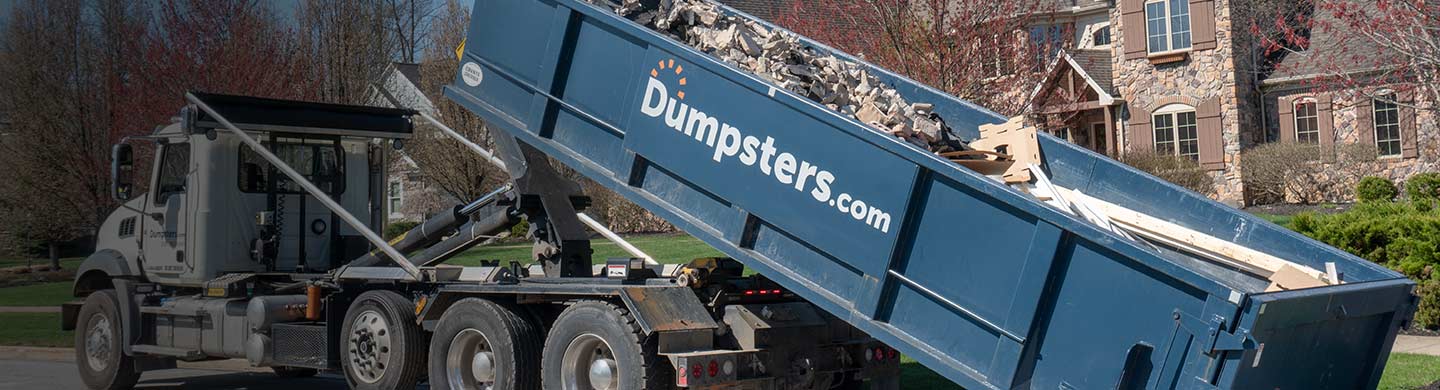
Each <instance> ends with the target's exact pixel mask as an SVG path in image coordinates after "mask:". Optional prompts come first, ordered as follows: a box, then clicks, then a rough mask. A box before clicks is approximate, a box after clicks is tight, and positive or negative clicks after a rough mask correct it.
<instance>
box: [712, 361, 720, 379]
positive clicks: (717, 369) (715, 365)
mask: <svg viewBox="0 0 1440 390" xmlns="http://www.w3.org/2000/svg"><path fill="white" fill-rule="evenodd" d="M719 374H720V363H719V362H717V361H714V360H711V361H710V377H711V378H714V377H715V376H716V375H719Z"/></svg>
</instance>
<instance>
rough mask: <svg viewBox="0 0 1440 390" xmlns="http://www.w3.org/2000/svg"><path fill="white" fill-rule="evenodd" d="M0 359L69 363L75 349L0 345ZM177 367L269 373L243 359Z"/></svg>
mask: <svg viewBox="0 0 1440 390" xmlns="http://www.w3.org/2000/svg"><path fill="white" fill-rule="evenodd" d="M0 360H26V361H40V362H59V363H71V362H74V361H75V350H73V349H70V348H44V347H7V346H0ZM177 368H185V369H191V370H211V371H229V372H255V373H269V372H270V369H269V368H267V367H250V364H249V363H248V362H246V361H245V359H229V360H215V361H207V362H178V363H177Z"/></svg>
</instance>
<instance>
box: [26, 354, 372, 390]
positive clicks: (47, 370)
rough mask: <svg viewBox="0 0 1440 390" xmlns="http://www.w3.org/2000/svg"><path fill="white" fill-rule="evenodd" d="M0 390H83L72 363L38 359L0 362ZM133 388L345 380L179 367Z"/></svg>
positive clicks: (338, 388) (235, 388)
mask: <svg viewBox="0 0 1440 390" xmlns="http://www.w3.org/2000/svg"><path fill="white" fill-rule="evenodd" d="M0 372H3V373H5V374H4V375H3V377H4V380H3V381H0V390H12V389H13V390H32V389H57V390H58V389H84V388H85V386H84V383H83V382H81V381H80V376H79V375H77V374H76V368H75V363H71V362H64V361H39V360H0ZM135 388H136V389H166V390H180V389H224V390H242V389H255V390H262V389H263V390H331V389H334V390H343V389H345V379H343V378H341V377H339V376H335V375H331V374H321V375H319V376H317V377H314V378H303V379H284V378H280V377H276V376H275V375H273V374H270V373H267V372H263V371H257V370H246V371H235V370H228V369H224V368H223V367H216V368H192V366H189V365H187V366H182V367H181V368H178V369H174V370H160V371H152V372H146V373H145V374H144V375H142V376H141V377H140V384H139V385H137V386H135Z"/></svg>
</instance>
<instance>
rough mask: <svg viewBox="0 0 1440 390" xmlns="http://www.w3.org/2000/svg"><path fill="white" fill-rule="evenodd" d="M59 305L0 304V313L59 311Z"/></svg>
mask: <svg viewBox="0 0 1440 390" xmlns="http://www.w3.org/2000/svg"><path fill="white" fill-rule="evenodd" d="M59 312H60V307H59V306H0V313H59Z"/></svg>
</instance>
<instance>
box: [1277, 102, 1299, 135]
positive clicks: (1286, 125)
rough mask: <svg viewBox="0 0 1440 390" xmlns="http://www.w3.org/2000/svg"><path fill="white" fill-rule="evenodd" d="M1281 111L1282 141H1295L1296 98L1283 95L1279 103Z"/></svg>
mask: <svg viewBox="0 0 1440 390" xmlns="http://www.w3.org/2000/svg"><path fill="white" fill-rule="evenodd" d="M1277 105H1278V106H1280V107H1278V108H1279V110H1277V111H1276V112H1279V113H1280V142H1295V98H1289V97H1282V98H1280V103H1279V104H1277Z"/></svg>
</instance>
